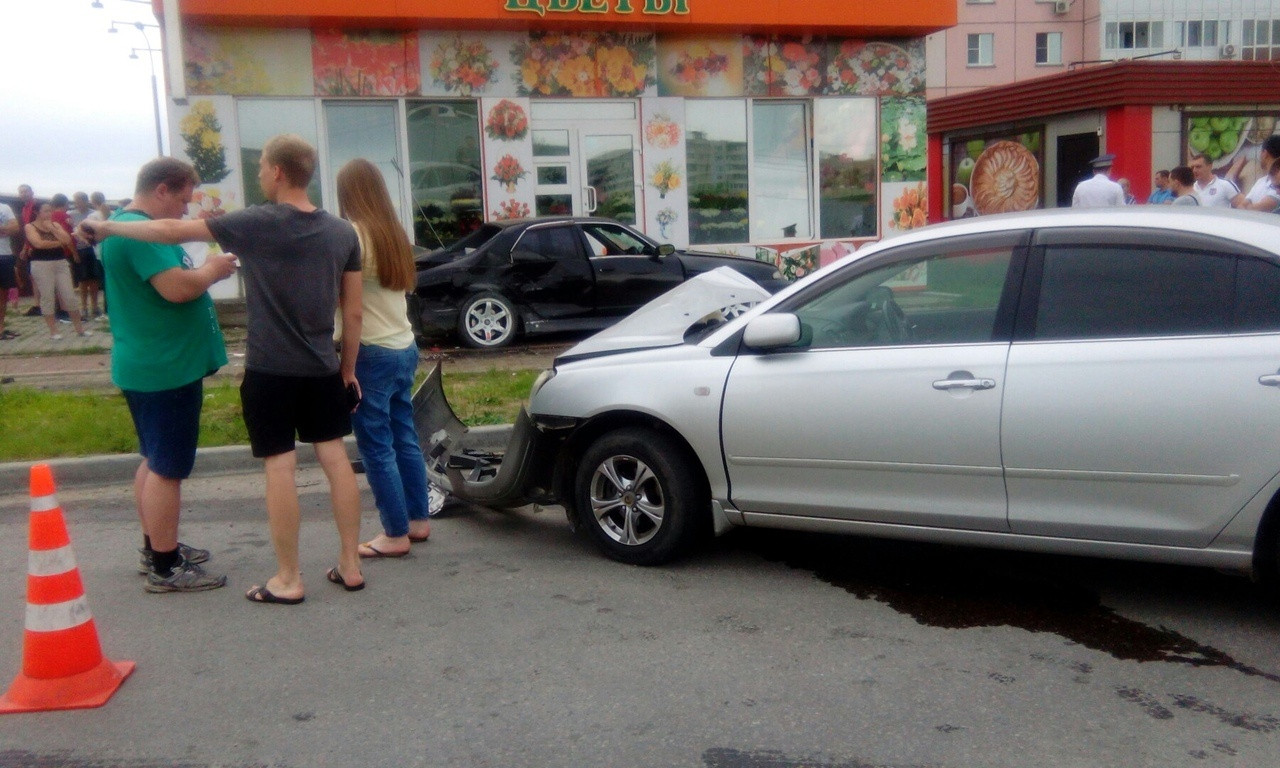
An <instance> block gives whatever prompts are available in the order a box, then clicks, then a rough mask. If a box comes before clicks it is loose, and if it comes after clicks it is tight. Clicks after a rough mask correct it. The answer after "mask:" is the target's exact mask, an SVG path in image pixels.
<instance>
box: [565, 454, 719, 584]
mask: <svg viewBox="0 0 1280 768" xmlns="http://www.w3.org/2000/svg"><path fill="white" fill-rule="evenodd" d="M686 453H687V452H686V451H684V450H683V449H682V447H681V446H679V445H678V444H676V442H675V441H673V440H672V439H671V438H669V437H667V436H665V435H662V434H660V433H658V432H655V431H653V430H648V429H623V430H619V431H617V432H612V433H609V434H606V435H604V436H603V437H601V438H600V439H598V440H596V442H595V443H593V444H592V445H591V447H590V448H588V449H587V451H586V453H585V454H583V457H582V461H581V462H580V463H579V465H578V474H577V478H576V482H575V485H574V497H575V499H574V500H575V502H576V503H575V506H576V509H577V514H578V517H579V522H580V525H579V529H580V530H584V531H585V532H586V535H588V536H589V537H590V538H591V539H592V541H593V542H594V543H595V544H596V545H597V546H598V547H599V548H600V549H601V551H603V552H604V554H605V555H607V556H608V557H611V558H613V559H614V560H619V561H621V562H624V563H630V564H632V565H658V564H661V563H665V562H667V561H669V560H671V559H673V558H675V557H677V556H679V555H680V554H681V553H682V552H684V551H685V550H686V549H687V548H688V547H689V546H690V545H692V544H693V543H694V542H696V541H697V540H698V538H700V534H701V533H702V532H703V530H704V529H706V528H707V527H708V526H707V525H706V524H707V522H708V521H709V516H708V507H709V498H708V494H707V492H706V491H705V490H704V484H703V483H702V482H701V481H700V480H699V475H698V474H697V473H696V471H695V470H694V469H693V467H695V466H696V461H695V460H693V458H692V457H687V456H686Z"/></svg>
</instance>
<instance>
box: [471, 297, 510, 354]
mask: <svg viewBox="0 0 1280 768" xmlns="http://www.w3.org/2000/svg"><path fill="white" fill-rule="evenodd" d="M519 324H520V320H519V318H518V317H517V316H516V309H515V306H513V305H512V304H511V301H510V300H509V299H507V297H505V296H503V295H502V294H500V293H477V294H476V295H474V296H471V297H470V298H468V299H467V300H466V301H465V302H463V304H462V308H461V311H459V312H458V336H459V337H460V338H461V341H462V343H463V345H465V346H468V347H471V348H473V349H498V348H500V347H505V346H507V345H508V344H510V343H511V342H512V341H514V340H515V338H516V332H517V330H518V329H519Z"/></svg>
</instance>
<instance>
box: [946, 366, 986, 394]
mask: <svg viewBox="0 0 1280 768" xmlns="http://www.w3.org/2000/svg"><path fill="white" fill-rule="evenodd" d="M995 387H996V380H995V379H979V378H977V377H975V376H974V375H973V374H972V373H969V372H968V371H959V372H958V373H953V374H951V376H949V377H947V378H945V379H941V380H939V381H935V382H933V388H934V389H937V390H941V391H943V392H946V391H948V390H952V389H995Z"/></svg>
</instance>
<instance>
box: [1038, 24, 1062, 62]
mask: <svg viewBox="0 0 1280 768" xmlns="http://www.w3.org/2000/svg"><path fill="white" fill-rule="evenodd" d="M1036 63H1037V64H1061V63H1062V33H1061V32H1037V33H1036Z"/></svg>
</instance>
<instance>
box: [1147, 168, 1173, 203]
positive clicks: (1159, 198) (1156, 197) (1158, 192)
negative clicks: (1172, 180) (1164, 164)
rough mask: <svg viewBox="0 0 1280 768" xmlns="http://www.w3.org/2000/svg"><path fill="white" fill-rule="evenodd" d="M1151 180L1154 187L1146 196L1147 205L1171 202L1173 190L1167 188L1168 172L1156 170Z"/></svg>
mask: <svg viewBox="0 0 1280 768" xmlns="http://www.w3.org/2000/svg"><path fill="white" fill-rule="evenodd" d="M1152 181H1153V182H1154V183H1155V186H1156V189H1155V191H1154V192H1152V193H1151V196H1150V197H1148V198H1147V205H1164V204H1165V203H1171V202H1173V190H1171V189H1169V172H1168V171H1163V170H1161V171H1156V176H1155V178H1154V179H1152Z"/></svg>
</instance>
